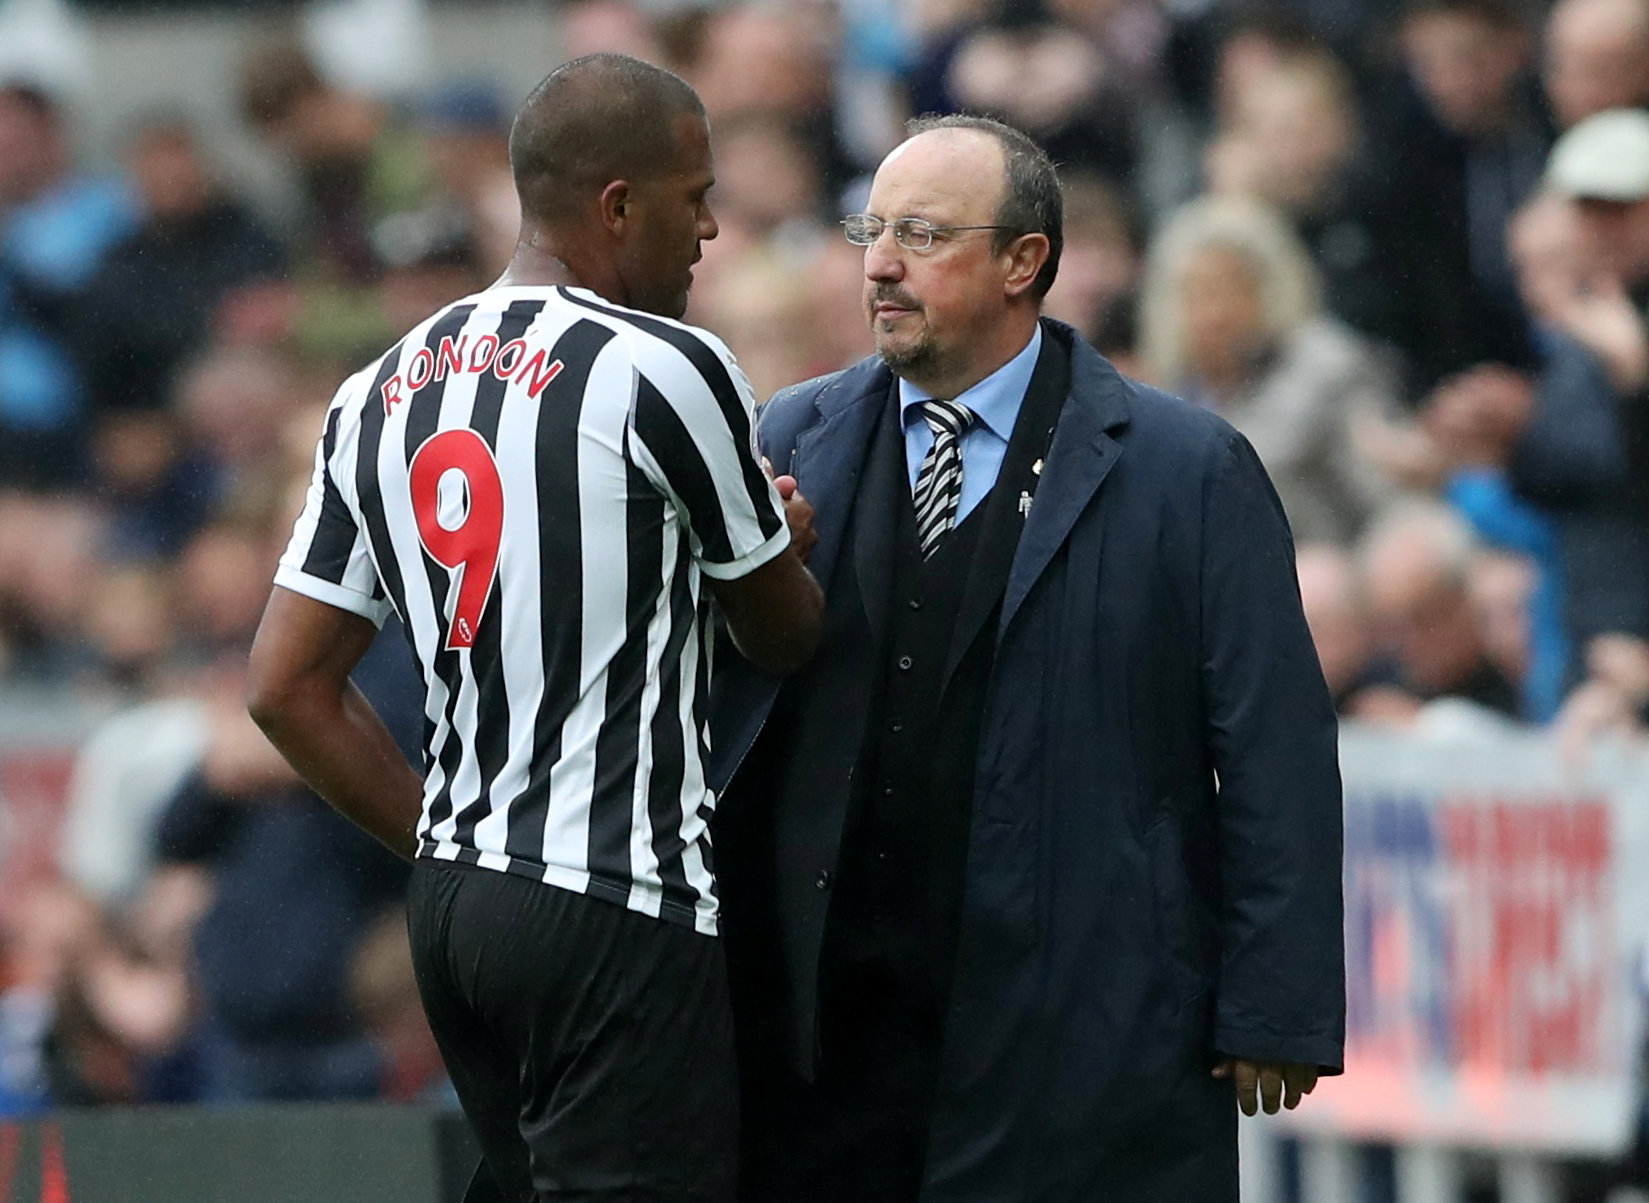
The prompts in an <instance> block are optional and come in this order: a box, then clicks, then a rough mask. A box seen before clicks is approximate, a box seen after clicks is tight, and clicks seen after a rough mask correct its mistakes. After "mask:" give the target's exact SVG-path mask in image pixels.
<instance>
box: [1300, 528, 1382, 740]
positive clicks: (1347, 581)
mask: <svg viewBox="0 0 1649 1203" xmlns="http://www.w3.org/2000/svg"><path fill="white" fill-rule="evenodd" d="M1294 571H1295V575H1296V576H1298V578H1299V581H1300V602H1301V604H1302V605H1303V606H1304V608H1305V621H1306V625H1307V626H1309V627H1310V628H1311V642H1312V645H1313V646H1314V647H1315V648H1316V649H1317V660H1318V663H1320V664H1321V665H1322V668H1323V679H1324V680H1325V681H1327V682H1328V691H1329V693H1330V694H1331V695H1332V696H1333V698H1334V709H1335V711H1336V712H1337V713H1339V714H1342V715H1345V714H1348V713H1349V712H1350V710H1351V708H1352V705H1353V703H1354V702H1355V701H1356V699H1357V697H1358V695H1359V694H1360V693H1362V692H1363V691H1364V690H1365V689H1368V688H1369V687H1370V686H1372V685H1376V684H1381V683H1385V682H1386V681H1387V680H1388V679H1389V673H1387V672H1383V671H1382V667H1381V665H1380V664H1379V663H1378V662H1377V661H1376V659H1375V655H1374V632H1373V628H1372V624H1371V621H1370V617H1369V609H1368V598H1367V597H1366V596H1365V595H1364V591H1363V584H1362V581H1361V580H1359V579H1358V575H1357V566H1356V564H1355V563H1354V562H1353V560H1352V558H1351V555H1350V554H1349V553H1348V552H1347V551H1346V550H1345V549H1344V548H1340V547H1335V546H1334V545H1333V544H1331V543H1302V544H1300V545H1299V547H1298V548H1297V549H1296V551H1295V553H1294Z"/></svg>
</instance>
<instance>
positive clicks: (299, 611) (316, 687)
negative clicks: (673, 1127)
mask: <svg viewBox="0 0 1649 1203" xmlns="http://www.w3.org/2000/svg"><path fill="white" fill-rule="evenodd" d="M377 634H378V628H377V627H375V626H374V625H373V624H372V623H371V622H370V621H368V620H367V619H365V618H362V617H360V616H359V615H357V614H351V613H349V612H348V611H347V610H340V609H338V608H337V607H336V606H329V605H327V604H326V603H324V602H318V601H315V600H313V599H311V598H308V597H304V596H303V595H302V594H299V593H294V592H292V591H291V590H289V589H283V588H281V587H280V586H278V585H277V586H276V587H275V590H274V592H273V593H272V594H271V595H270V598H269V606H268V608H267V609H266V610H265V611H264V615H263V622H262V623H261V625H260V626H259V627H258V635H257V639H256V641H255V642H254V643H253V645H252V658H251V662H250V664H249V666H248V673H247V684H246V703H247V709H248V710H249V711H250V712H251V714H252V718H253V719H254V720H255V721H256V722H257V724H258V726H259V727H261V728H263V733H264V734H265V735H267V736H268V737H269V742H270V743H272V744H274V745H275V747H276V748H278V749H279V750H280V752H281V754H282V755H284V756H285V757H286V759H287V760H288V761H290V762H291V764H292V767H293V768H295V769H296V770H297V771H298V773H299V774H300V775H301V776H302V777H303V779H304V780H305V781H307V782H308V783H309V786H310V788H311V789H313V790H314V791H315V792H316V793H317V794H319V795H320V796H321V797H322V798H325V799H326V801H327V802H329V803H331V805H332V806H333V808H334V809H336V810H337V811H338V812H339V813H340V814H342V815H343V816H344V817H345V818H347V819H348V820H349V821H350V822H352V823H354V824H355V825H356V826H358V827H360V828H361V829H362V830H364V831H365V832H366V833H367V834H368V835H370V836H372V837H373V838H374V839H376V840H378V841H379V842H380V843H382V844H383V845H384V846H385V847H387V848H388V849H389V850H390V851H391V852H393V853H395V854H396V855H397V856H400V857H403V858H405V859H408V860H410V859H412V856H413V854H414V853H415V852H416V851H417V838H416V832H417V827H418V819H419V815H420V813H421V809H422V798H423V783H422V782H421V781H420V780H419V779H418V775H417V774H416V773H414V772H413V770H412V767H411V766H410V765H408V764H407V762H406V759H405V758H404V757H403V756H402V755H401V751H400V749H399V748H397V747H396V746H395V740H394V738H393V737H392V736H391V735H390V733H389V731H388V729H387V728H386V727H385V726H384V724H383V722H382V720H381V719H379V717H378V715H377V712H376V711H374V710H373V709H372V704H371V703H370V702H368V701H367V700H366V698H364V697H363V696H361V692H360V690H358V689H356V688H355V686H354V684H353V683H352V682H351V681H350V679H349V674H350V672H351V670H353V669H354V667H355V665H356V664H357V663H359V661H360V659H361V657H362V656H363V655H364V654H365V653H366V649H367V647H368V646H369V645H370V644H371V643H372V640H373V639H374V637H376V635H377Z"/></svg>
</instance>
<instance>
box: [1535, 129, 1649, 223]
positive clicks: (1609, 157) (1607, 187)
mask: <svg viewBox="0 0 1649 1203" xmlns="http://www.w3.org/2000/svg"><path fill="white" fill-rule="evenodd" d="M1546 182H1547V184H1549V185H1550V186H1551V187H1552V188H1553V189H1555V190H1556V191H1558V192H1561V193H1564V194H1565V195H1568V196H1574V197H1579V198H1581V199H1583V200H1606V201H1622V202H1631V201H1640V200H1643V199H1644V198H1645V197H1649V113H1646V112H1644V111H1643V110H1642V109H1610V110H1609V111H1608V112H1606V113H1597V114H1594V115H1593V116H1591V117H1588V118H1586V120H1584V121H1582V122H1581V123H1580V124H1579V125H1577V126H1575V127H1574V128H1573V129H1572V130H1570V131H1569V132H1568V133H1566V134H1564V135H1563V136H1562V137H1561V138H1559V139H1558V140H1557V145H1556V146H1554V147H1552V154H1551V157H1550V158H1549V159H1547V160H1546Z"/></svg>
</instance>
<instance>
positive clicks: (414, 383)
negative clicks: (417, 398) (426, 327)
mask: <svg viewBox="0 0 1649 1203" xmlns="http://www.w3.org/2000/svg"><path fill="white" fill-rule="evenodd" d="M433 375H435V356H433V355H431V354H430V353H429V348H428V347H419V348H418V354H416V355H414V356H413V357H412V363H411V365H410V366H409V367H408V368H407V384H408V386H410V387H411V389H412V391H413V392H417V391H418V390H419V389H421V388H423V387H424V385H426V384H428V383H429V378H430V377H431V376H433Z"/></svg>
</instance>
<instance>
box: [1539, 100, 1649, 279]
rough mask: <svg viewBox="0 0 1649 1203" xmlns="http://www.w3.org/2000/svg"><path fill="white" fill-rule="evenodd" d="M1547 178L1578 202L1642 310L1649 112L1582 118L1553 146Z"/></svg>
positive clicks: (1648, 216)
mask: <svg viewBox="0 0 1649 1203" xmlns="http://www.w3.org/2000/svg"><path fill="white" fill-rule="evenodd" d="M1546 182H1547V184H1548V186H1550V187H1551V188H1552V189H1553V190H1554V191H1556V192H1558V193H1560V194H1561V195H1564V196H1567V197H1570V198H1572V199H1573V200H1574V201H1575V202H1576V204H1578V205H1579V208H1580V214H1581V219H1582V221H1583V223H1584V224H1585V227H1586V231H1587V236H1588V238H1589V239H1590V241H1591V242H1592V243H1593V245H1594V247H1595V249H1596V250H1597V252H1598V254H1599V256H1600V257H1601V259H1602V260H1603V262H1605V263H1608V264H1609V265H1611V266H1612V267H1613V268H1614V270H1615V272H1616V273H1617V274H1618V276H1619V278H1620V283H1621V284H1622V285H1623V286H1624V287H1625V289H1626V291H1627V293H1628V294H1630V295H1631V296H1632V297H1633V299H1634V300H1635V301H1637V302H1638V308H1639V309H1640V310H1641V309H1642V307H1643V305H1642V303H1643V302H1644V300H1645V299H1649V112H1646V111H1644V110H1643V109H1610V110H1609V111H1607V112H1604V113H1598V114H1596V115H1595V116H1591V117H1588V118H1586V120H1584V121H1582V122H1581V123H1580V124H1579V125H1577V126H1575V127H1574V128H1573V129H1572V130H1570V131H1569V132H1568V133H1566V134H1564V135H1563V137H1561V138H1559V139H1558V142H1557V145H1556V146H1554V147H1553V148H1552V154H1551V158H1550V159H1548V160H1547V163H1546Z"/></svg>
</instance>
